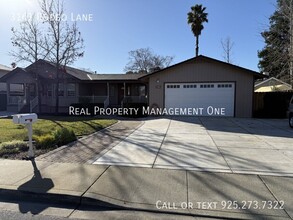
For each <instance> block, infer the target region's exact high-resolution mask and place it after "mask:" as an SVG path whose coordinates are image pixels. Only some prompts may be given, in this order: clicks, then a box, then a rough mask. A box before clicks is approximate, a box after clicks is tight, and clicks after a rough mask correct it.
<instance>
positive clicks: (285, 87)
mask: <svg viewBox="0 0 293 220" xmlns="http://www.w3.org/2000/svg"><path fill="white" fill-rule="evenodd" d="M289 90H292V86H291V85H290V84H288V83H285V82H283V81H282V80H279V79H277V78H275V77H271V78H268V79H265V80H262V81H258V82H256V83H255V86H254V91H255V92H278V91H289Z"/></svg>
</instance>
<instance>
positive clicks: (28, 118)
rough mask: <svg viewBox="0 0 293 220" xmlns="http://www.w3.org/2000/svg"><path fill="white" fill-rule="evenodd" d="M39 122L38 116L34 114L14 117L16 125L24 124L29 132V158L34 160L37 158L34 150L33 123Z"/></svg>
mask: <svg viewBox="0 0 293 220" xmlns="http://www.w3.org/2000/svg"><path fill="white" fill-rule="evenodd" d="M37 120H38V116H37V114H35V113H32V114H18V115H13V122H14V123H15V124H24V125H25V126H26V128H27V131H28V140H29V142H28V143H29V150H28V157H29V158H33V157H35V151H34V148H33V141H32V136H33V123H35V122H36V121H37Z"/></svg>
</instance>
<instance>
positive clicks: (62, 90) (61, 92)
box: [58, 83, 64, 96]
mask: <svg viewBox="0 0 293 220" xmlns="http://www.w3.org/2000/svg"><path fill="white" fill-rule="evenodd" d="M58 96H64V84H63V83H59V87H58Z"/></svg>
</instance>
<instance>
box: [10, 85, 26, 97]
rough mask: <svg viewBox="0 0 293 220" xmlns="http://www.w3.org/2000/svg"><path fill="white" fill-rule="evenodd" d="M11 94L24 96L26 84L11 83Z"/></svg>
mask: <svg viewBox="0 0 293 220" xmlns="http://www.w3.org/2000/svg"><path fill="white" fill-rule="evenodd" d="M9 88H10V95H11V96H23V95H24V84H10V85H9Z"/></svg>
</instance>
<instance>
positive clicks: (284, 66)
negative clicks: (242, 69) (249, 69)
mask: <svg viewBox="0 0 293 220" xmlns="http://www.w3.org/2000/svg"><path fill="white" fill-rule="evenodd" d="M292 1H293V0H277V7H276V11H275V12H274V14H273V15H272V16H271V17H270V27H269V29H268V30H265V31H263V32H262V33H261V36H262V37H263V38H264V41H265V47H264V48H263V49H262V50H260V51H258V57H259V59H260V60H259V64H258V66H259V68H260V71H261V72H262V73H266V74H269V76H271V77H272V76H273V77H276V78H279V79H282V80H284V81H285V82H288V83H292V81H291V77H290V74H291V73H292V72H291V71H290V69H292V67H293V66H292V63H291V64H290V61H293V56H292V55H293V54H292V51H293V50H292V49H293V42H292V38H291V36H292V35H291V33H293V31H292V30H291V28H290V25H291V26H292V24H293V23H292V21H293V16H292V15H293V13H292V12H293V10H292ZM290 54H291V55H290ZM290 66H291V68H290Z"/></svg>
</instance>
